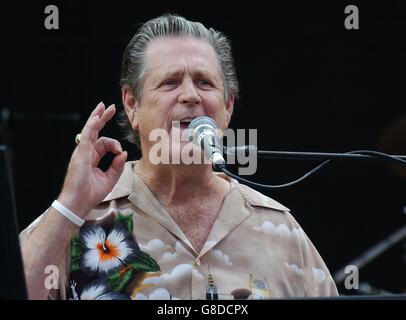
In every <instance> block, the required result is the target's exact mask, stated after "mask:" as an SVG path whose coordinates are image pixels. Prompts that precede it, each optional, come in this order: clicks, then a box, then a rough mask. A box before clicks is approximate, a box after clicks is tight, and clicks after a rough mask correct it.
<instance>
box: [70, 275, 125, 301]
mask: <svg viewBox="0 0 406 320" xmlns="http://www.w3.org/2000/svg"><path fill="white" fill-rule="evenodd" d="M70 288H71V290H72V296H73V299H72V300H131V298H130V296H129V295H127V294H124V293H121V292H114V291H112V287H111V285H109V283H108V282H107V281H106V280H105V279H97V280H94V281H92V282H90V283H88V284H87V285H86V286H85V287H84V288H83V290H82V292H81V293H80V294H78V293H77V292H76V282H75V281H71V282H70Z"/></svg>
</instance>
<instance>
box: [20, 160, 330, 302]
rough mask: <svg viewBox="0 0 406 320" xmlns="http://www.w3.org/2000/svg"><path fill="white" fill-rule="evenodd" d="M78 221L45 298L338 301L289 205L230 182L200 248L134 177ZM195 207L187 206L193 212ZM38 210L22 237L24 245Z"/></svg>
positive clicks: (129, 172) (129, 174) (129, 168)
mask: <svg viewBox="0 0 406 320" xmlns="http://www.w3.org/2000/svg"><path fill="white" fill-rule="evenodd" d="M134 163H135V162H133V161H131V162H127V163H126V166H125V170H124V172H123V174H122V176H121V177H120V179H119V181H118V182H117V184H116V186H115V187H114V189H113V190H112V192H111V193H110V194H109V195H108V196H107V197H106V199H105V200H104V201H103V202H102V203H101V204H100V205H99V206H98V207H97V208H95V209H93V210H92V211H91V212H90V213H89V214H88V216H87V217H86V223H85V224H84V225H83V226H82V227H81V228H80V230H79V232H78V234H77V235H75V236H74V237H73V239H72V241H71V245H70V246H69V247H68V248H66V250H65V254H64V259H63V262H62V263H61V265H60V266H59V289H58V290H52V291H51V292H50V296H49V298H50V299H73V300H95V299H107V300H116V299H120V300H121V299H128V300H130V299H132V300H139V299H209V300H212V299H214V300H216V299H270V298H287V297H311V296H334V295H337V289H336V286H335V283H334V281H333V279H332V277H331V275H330V273H329V271H328V269H327V267H326V265H325V264H324V262H323V260H322V258H321V257H320V255H319V253H318V252H317V250H316V248H315V247H314V246H313V244H312V242H311V241H310V240H309V238H308V237H307V235H306V234H305V232H304V231H303V229H302V228H301V227H300V226H299V224H298V223H297V222H296V220H295V219H294V218H293V217H292V215H291V214H290V212H289V209H288V208H286V207H285V206H283V205H281V204H280V203H278V202H276V201H275V200H273V199H271V198H269V197H267V196H265V195H263V194H261V193H259V192H257V191H255V190H253V189H251V188H249V187H247V186H245V185H243V184H239V183H238V182H237V181H236V180H234V179H231V178H229V177H227V176H225V175H223V174H219V175H220V176H221V177H222V178H224V179H227V180H228V181H230V183H231V189H230V191H229V192H228V194H227V195H226V197H225V199H224V202H223V205H222V208H221V210H220V212H219V214H218V217H217V219H216V221H215V223H214V225H213V228H212V230H211V231H210V233H209V236H208V239H207V241H206V243H205V245H204V246H203V248H202V249H201V251H200V252H196V251H195V249H194V248H193V246H192V244H191V242H190V241H189V240H188V239H187V237H186V236H185V235H184V233H183V232H182V230H181V229H180V228H179V226H178V225H177V224H176V222H175V221H174V219H173V218H172V217H171V215H170V214H169V212H168V211H167V209H166V208H165V207H164V206H163V205H162V204H161V203H160V202H159V201H158V199H157V198H156V197H155V196H154V195H153V194H152V192H151V191H150V190H149V189H148V187H147V186H146V185H145V184H144V182H143V181H142V180H141V178H140V177H139V176H138V175H137V174H136V173H135V172H134V170H133V166H134ZM191 210H193V208H191ZM46 214H47V212H45V213H44V214H43V215H42V216H41V217H40V218H39V219H37V220H36V221H34V222H33V223H32V224H31V225H30V226H28V227H27V228H26V229H25V230H24V231H23V232H22V233H21V235H20V241H25V239H27V238H28V237H29V236H30V234H31V232H32V231H33V230H34V229H35V227H36V226H37V225H38V224H39V223H41V220H42V218H43V217H44V216H45V215H46Z"/></svg>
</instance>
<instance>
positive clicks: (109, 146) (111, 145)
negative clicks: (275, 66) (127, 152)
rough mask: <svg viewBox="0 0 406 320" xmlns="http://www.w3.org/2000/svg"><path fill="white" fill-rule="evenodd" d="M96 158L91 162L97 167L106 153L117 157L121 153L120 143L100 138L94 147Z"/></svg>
mask: <svg viewBox="0 0 406 320" xmlns="http://www.w3.org/2000/svg"><path fill="white" fill-rule="evenodd" d="M94 147H95V150H96V157H95V159H94V161H93V164H94V165H97V164H98V163H99V161H100V159H101V158H103V157H104V156H105V155H106V154H107V153H108V152H112V153H113V154H116V155H119V154H121V153H122V152H123V148H122V147H121V144H120V142H118V141H117V140H115V139H112V138H107V137H101V138H99V139H98V140H97V141H96V143H95V145H94Z"/></svg>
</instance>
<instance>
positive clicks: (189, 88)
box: [179, 79, 201, 104]
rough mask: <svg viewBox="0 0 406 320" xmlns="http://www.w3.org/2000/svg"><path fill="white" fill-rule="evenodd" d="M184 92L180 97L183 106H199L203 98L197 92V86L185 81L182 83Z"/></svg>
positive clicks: (190, 81)
mask: <svg viewBox="0 0 406 320" xmlns="http://www.w3.org/2000/svg"><path fill="white" fill-rule="evenodd" d="M181 89H182V91H181V93H180V95H179V102H180V103H182V104H199V103H200V102H201V98H200V96H199V94H198V92H197V91H196V87H195V84H194V82H193V81H192V80H189V79H188V80H185V81H184V82H183V83H182V87H181Z"/></svg>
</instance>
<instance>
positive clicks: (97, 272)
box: [79, 222, 140, 277]
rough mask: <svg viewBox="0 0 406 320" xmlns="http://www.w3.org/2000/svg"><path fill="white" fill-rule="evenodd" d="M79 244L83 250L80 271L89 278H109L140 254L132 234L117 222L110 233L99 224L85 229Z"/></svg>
mask: <svg viewBox="0 0 406 320" xmlns="http://www.w3.org/2000/svg"><path fill="white" fill-rule="evenodd" d="M79 242H80V245H81V247H82V248H83V251H82V253H81V255H80V261H79V263H80V269H81V270H82V271H83V272H84V273H85V274H87V275H88V276H97V277H108V276H109V275H111V274H113V273H114V272H116V271H117V270H119V269H120V268H121V267H123V266H125V265H126V264H127V263H129V262H131V261H133V260H134V259H135V258H136V256H137V255H138V254H139V253H140V248H139V247H138V245H137V243H136V242H135V241H134V240H133V237H132V235H131V233H130V232H129V231H128V229H127V227H126V226H125V225H124V224H123V223H121V222H116V223H115V224H114V225H113V226H112V228H111V229H110V230H109V232H106V230H105V229H104V228H103V227H102V226H100V225H98V224H94V225H92V226H90V227H87V228H83V229H81V230H80V233H79Z"/></svg>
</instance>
